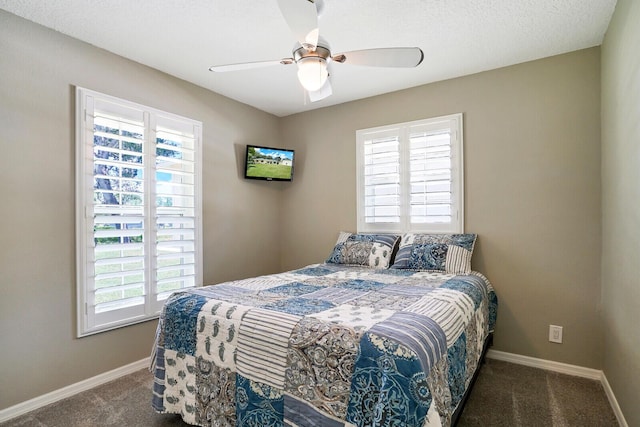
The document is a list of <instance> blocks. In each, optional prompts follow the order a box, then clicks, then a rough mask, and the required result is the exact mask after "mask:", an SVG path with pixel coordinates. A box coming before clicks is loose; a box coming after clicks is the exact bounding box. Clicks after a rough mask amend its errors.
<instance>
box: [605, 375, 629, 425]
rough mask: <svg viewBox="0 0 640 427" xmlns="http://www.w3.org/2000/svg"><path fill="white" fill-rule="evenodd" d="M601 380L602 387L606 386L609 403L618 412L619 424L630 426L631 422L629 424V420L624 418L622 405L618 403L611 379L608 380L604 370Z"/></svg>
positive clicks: (614, 411) (615, 412)
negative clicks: (610, 382)
mask: <svg viewBox="0 0 640 427" xmlns="http://www.w3.org/2000/svg"><path fill="white" fill-rule="evenodd" d="M601 382H602V387H604V392H605V393H606V394H607V398H608V399H609V404H611V407H612V408H613V413H614V414H616V418H617V419H618V424H620V427H629V424H627V420H625V419H624V414H623V413H622V409H620V405H618V400H617V399H616V396H615V395H614V394H613V389H612V388H611V385H610V384H609V381H607V377H606V376H605V375H604V372H603V373H602V380H601Z"/></svg>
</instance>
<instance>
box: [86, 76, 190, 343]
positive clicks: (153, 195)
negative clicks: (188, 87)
mask: <svg viewBox="0 0 640 427" xmlns="http://www.w3.org/2000/svg"><path fill="white" fill-rule="evenodd" d="M76 116H77V117H76V127H77V131H76V132H77V134H76V168H77V169H76V222H77V233H76V234H77V237H76V238H77V249H76V251H77V288H78V292H77V295H78V336H84V335H89V334H93V333H96V332H100V331H104V330H109V329H114V328H117V327H121V326H125V325H129V324H133V323H137V322H141V321H144V320H148V319H151V318H154V317H156V316H157V315H158V314H159V312H160V309H161V308H162V304H163V302H164V300H165V299H166V298H167V297H168V296H169V295H170V294H171V293H172V292H174V291H176V290H179V289H184V288H190V287H194V286H199V285H201V284H202V271H201V266H202V259H201V257H202V237H201V229H202V227H201V210H202V209H201V179H200V169H201V168H200V159H201V158H202V156H201V151H200V150H201V148H200V146H201V144H200V140H201V132H202V131H201V129H202V125H201V123H199V122H196V121H193V120H190V119H186V118H183V117H179V116H176V115H173V114H169V113H165V112H163V111H158V110H155V109H153V108H148V107H145V106H142V105H138V104H134V103H131V102H128V101H124V100H121V99H117V98H114V97H111V96H107V95H103V94H100V93H97V92H93V91H90V90H87V89H82V88H77V90H76Z"/></svg>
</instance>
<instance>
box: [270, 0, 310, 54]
mask: <svg viewBox="0 0 640 427" xmlns="http://www.w3.org/2000/svg"><path fill="white" fill-rule="evenodd" d="M316 1H319V0H315V1H314V0H278V6H280V12H282V16H284V20H285V21H286V22H287V24H288V25H289V28H291V32H292V33H293V35H294V37H295V38H296V40H297V41H298V42H299V43H300V44H301V45H302V46H303V47H304V48H305V49H307V50H309V51H312V50H315V48H316V46H317V45H318V9H317V7H316Z"/></svg>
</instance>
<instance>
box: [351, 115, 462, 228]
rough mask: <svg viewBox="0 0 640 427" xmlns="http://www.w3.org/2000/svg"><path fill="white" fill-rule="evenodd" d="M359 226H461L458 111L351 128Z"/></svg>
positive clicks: (460, 148) (460, 156) (460, 162)
mask: <svg viewBox="0 0 640 427" xmlns="http://www.w3.org/2000/svg"><path fill="white" fill-rule="evenodd" d="M356 145H357V155H356V158H357V168H356V169H357V185H358V192H357V195H358V203H357V204H358V231H359V232H394V233H404V232H410V231H411V232H441V233H461V232H462V231H463V224H464V217H463V201H464V193H463V158H462V114H454V115H450V116H444V117H437V118H433V119H427V120H420V121H415V122H410V123H401V124H398V125H391V126H383V127H378V128H373V129H363V130H359V131H357V132H356Z"/></svg>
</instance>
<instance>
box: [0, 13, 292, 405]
mask: <svg viewBox="0 0 640 427" xmlns="http://www.w3.org/2000/svg"><path fill="white" fill-rule="evenodd" d="M204 72H207V71H206V69H205V70H204ZM74 85H79V86H83V87H87V88H90V89H94V90H97V91H100V92H104V93H107V94H109V95H114V96H118V97H122V98H126V99H129V100H131V101H135V102H138V103H141V104H146V105H149V106H152V107H155V108H159V109H162V110H166V111H169V112H172V113H176V114H180V115H184V116H187V117H191V118H193V119H197V120H200V121H202V122H203V123H204V126H203V129H204V134H203V143H204V149H203V169H204V171H203V181H204V195H203V205H204V215H203V216H204V221H203V223H204V257H205V259H206V260H207V262H206V263H205V266H204V268H205V270H204V279H205V283H214V282H219V281H223V280H228V279H233V278H239V277H247V276H252V275H257V274H264V273H271V272H275V271H276V270H277V269H278V267H279V255H278V254H279V250H280V248H279V242H280V238H279V236H280V232H279V229H278V223H279V222H278V218H279V212H280V208H279V205H280V203H279V199H280V197H281V195H282V191H281V189H282V188H283V185H282V184H280V183H271V185H267V184H266V183H261V182H253V181H252V182H249V181H245V180H244V179H243V178H242V176H241V171H240V167H241V164H242V162H243V159H242V156H243V155H244V153H243V150H244V144H246V143H250V142H251V143H257V142H261V143H267V144H268V143H271V144H276V143H278V142H279V128H278V119H277V118H276V117H275V116H272V115H269V114H266V113H263V112H260V111H258V110H255V109H253V108H250V107H247V106H246V105H243V104H239V103H237V102H235V101H231V100H229V99H227V98H224V97H222V96H219V95H216V94H213V93H211V92H208V91H205V90H203V89H202V88H199V87H196V86H193V85H191V84H187V83H185V82H183V81H181V80H178V79H175V78H172V77H170V76H167V75H165V74H162V73H160V72H157V71H154V70H152V69H150V68H147V67H144V66H141V65H140V64H137V63H134V62H131V61H128V60H125V59H123V58H121V57H118V56H115V55H112V54H110V53H108V52H105V51H102V50H99V49H96V48H94V47H92V46H89V45H88V44H85V43H81V42H78V41H76V40H74V39H71V38H68V37H65V36H62V35H60V34H59V33H55V32H53V31H50V30H46V29H44V28H42V27H40V26H37V25H34V24H31V23H29V22H27V21H24V20H22V19H19V18H17V17H15V16H13V15H10V14H8V13H6V12H4V11H0V152H1V153H2V155H1V156H0V195H1V197H2V213H1V214H0V216H1V218H2V220H1V221H0V349H1V350H0V384H2V386H0V409H3V408H6V407H9V406H12V405H14V404H17V403H20V402H23V401H26V400H28V399H31V398H33V397H36V396H40V395H42V394H45V393H47V392H50V391H52V390H56V389H59V388H62V387H64V386H67V385H69V384H73V383H76V382H78V381H81V380H84V379H86V378H90V377H93V376H95V375H98V374H100V373H103V372H106V371H109V370H111V369H114V368H118V367H121V366H124V365H126V364H128V363H131V362H135V361H138V360H141V359H143V358H145V357H148V356H149V354H150V351H151V345H152V341H153V335H154V331H155V327H156V322H153V321H152V322H147V323H143V324H140V325H137V326H132V327H127V328H122V329H118V330H116V331H112V332H106V333H102V334H98V335H94V336H91V337H87V338H82V339H76V338H75V333H76V325H75V323H76V322H75V318H76V314H75V310H76V308H75V307H76V305H75V282H76V281H75V241H74V239H75V226H74V170H75V166H74V92H73V91H74ZM257 212H259V219H260V221H257V219H258V216H257ZM265 224H266V225H267V226H265ZM255 242H269V243H268V245H269V248H267V247H264V246H259V245H256V244H255ZM267 249H268V250H267Z"/></svg>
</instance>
